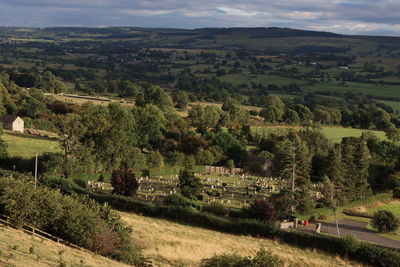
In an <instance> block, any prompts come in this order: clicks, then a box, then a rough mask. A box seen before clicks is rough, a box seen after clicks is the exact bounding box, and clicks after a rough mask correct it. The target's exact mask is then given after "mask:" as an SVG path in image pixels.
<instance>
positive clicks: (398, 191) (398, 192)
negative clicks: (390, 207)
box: [393, 186, 400, 199]
mask: <svg viewBox="0 0 400 267" xmlns="http://www.w3.org/2000/svg"><path fill="white" fill-rule="evenodd" d="M393 198H397V199H400V186H399V187H396V188H394V189H393Z"/></svg>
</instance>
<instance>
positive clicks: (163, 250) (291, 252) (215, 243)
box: [120, 212, 362, 266]
mask: <svg viewBox="0 0 400 267" xmlns="http://www.w3.org/2000/svg"><path fill="white" fill-rule="evenodd" d="M120 215H121V216H122V219H123V220H124V221H126V222H127V223H128V224H129V225H132V226H133V228H134V237H135V238H136V239H137V240H138V242H139V244H140V245H141V246H142V247H143V249H144V254H145V256H146V257H148V258H150V259H151V260H152V262H153V263H154V266H198V265H199V262H200V260H201V259H202V258H208V257H212V256H213V255H216V254H222V253H232V252H236V253H238V254H240V255H243V256H253V255H255V253H256V252H257V251H258V250H259V249H260V248H265V249H267V250H269V251H271V252H272V253H274V254H276V255H278V256H280V257H281V258H283V259H284V260H285V262H286V266H362V265H360V264H358V263H354V262H350V261H348V260H344V259H341V258H340V257H338V256H335V255H330V254H327V253H322V252H314V251H311V250H308V249H299V248H295V247H291V246H287V245H282V244H279V243H278V242H276V241H273V240H268V239H258V238H253V237H248V236H235V235H229V234H223V233H220V232H216V231H210V230H205V229H202V228H196V227H190V226H185V225H180V224H177V223H173V222H169V221H166V220H161V219H153V218H148V217H143V216H139V215H135V214H131V213H122V212H121V213H120Z"/></svg>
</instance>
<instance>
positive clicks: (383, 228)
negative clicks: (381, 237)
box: [371, 210, 399, 233]
mask: <svg viewBox="0 0 400 267" xmlns="http://www.w3.org/2000/svg"><path fill="white" fill-rule="evenodd" d="M371 224H372V227H374V228H375V229H377V230H378V232H380V233H387V232H394V231H396V230H397V228H399V220H398V219H397V218H396V217H395V216H394V214H393V213H392V212H390V211H387V210H379V211H377V212H375V213H374V216H373V217H372V220H371Z"/></svg>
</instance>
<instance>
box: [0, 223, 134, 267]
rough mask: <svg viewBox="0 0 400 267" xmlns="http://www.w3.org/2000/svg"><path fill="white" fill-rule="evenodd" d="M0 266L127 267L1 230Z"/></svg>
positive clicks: (93, 255)
mask: <svg viewBox="0 0 400 267" xmlns="http://www.w3.org/2000/svg"><path fill="white" fill-rule="evenodd" d="M0 266H7V267H8V266H9V267H11V266H21V267H28V266H35V267H42V266H43V267H44V266H82V267H83V266H110V267H114V266H128V265H125V264H123V263H120V262H116V261H112V260H110V259H108V258H105V257H102V256H99V255H96V254H92V253H87V252H83V251H80V250H77V249H73V248H70V247H67V246H64V245H61V244H59V243H56V242H53V241H49V240H45V239H42V238H39V237H35V236H31V235H28V234H26V233H24V232H22V231H19V230H15V229H10V228H5V227H3V226H0Z"/></svg>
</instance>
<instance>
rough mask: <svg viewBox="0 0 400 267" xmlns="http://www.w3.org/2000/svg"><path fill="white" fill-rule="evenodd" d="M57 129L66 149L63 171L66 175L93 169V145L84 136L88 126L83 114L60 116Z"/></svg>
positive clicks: (61, 142)
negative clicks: (85, 140)
mask: <svg viewBox="0 0 400 267" xmlns="http://www.w3.org/2000/svg"><path fill="white" fill-rule="evenodd" d="M55 125H56V131H57V133H58V136H59V138H58V140H59V142H60V145H61V148H62V149H63V151H64V162H63V165H64V166H63V172H64V175H65V176H66V177H69V176H70V175H72V174H74V173H78V172H80V171H83V169H84V170H85V171H89V170H91V169H92V167H93V166H91V164H92V155H91V152H92V146H91V143H85V142H84V141H83V140H82V138H83V136H84V134H85V131H86V128H85V127H84V125H83V124H82V122H81V116H79V115H78V114H76V113H69V114H67V115H64V116H59V117H58V118H57V120H56V123H55Z"/></svg>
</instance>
